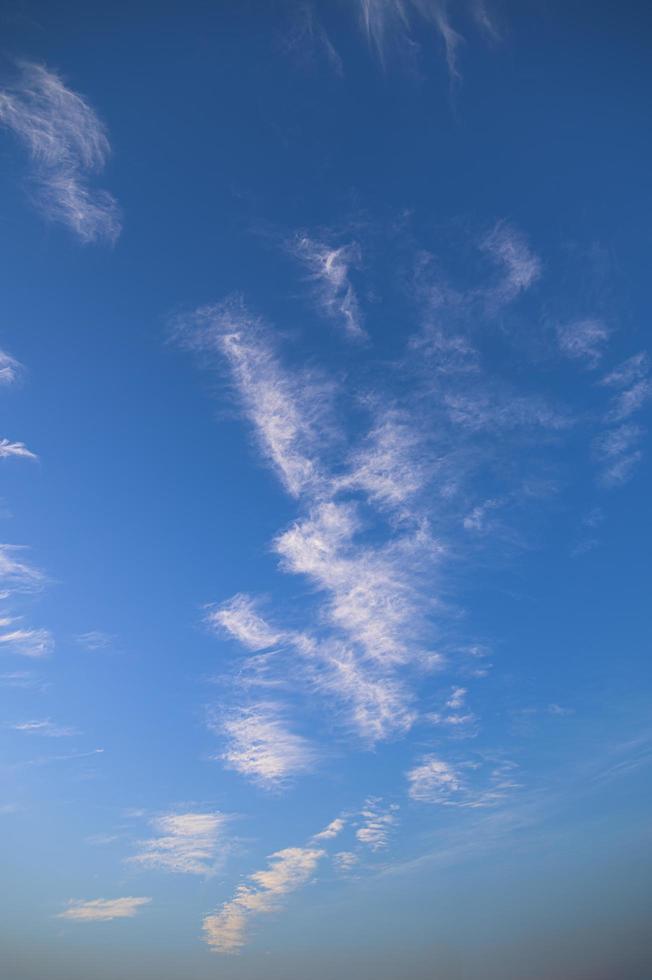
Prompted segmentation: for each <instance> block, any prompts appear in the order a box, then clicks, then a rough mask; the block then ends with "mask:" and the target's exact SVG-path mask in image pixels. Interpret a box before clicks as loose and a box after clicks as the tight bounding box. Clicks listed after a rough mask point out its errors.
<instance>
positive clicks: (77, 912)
mask: <svg viewBox="0 0 652 980" xmlns="http://www.w3.org/2000/svg"><path fill="white" fill-rule="evenodd" d="M150 902H151V898H133V897H131V896H129V897H126V898H93V899H90V900H87V901H84V900H79V899H71V900H70V901H69V902H68V907H67V908H66V909H65V910H64V911H63V912H59V918H60V919H69V920H71V921H73V922H111V921H112V920H113V919H133V917H134V916H135V915H137V913H138V912H139V911H140V910H141V909H142V908H143V906H145V905H148V904H149V903H150Z"/></svg>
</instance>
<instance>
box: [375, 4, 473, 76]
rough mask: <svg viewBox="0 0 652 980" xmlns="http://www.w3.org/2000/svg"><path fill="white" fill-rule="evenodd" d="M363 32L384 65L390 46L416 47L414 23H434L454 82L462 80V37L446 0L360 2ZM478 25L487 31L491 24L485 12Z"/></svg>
mask: <svg viewBox="0 0 652 980" xmlns="http://www.w3.org/2000/svg"><path fill="white" fill-rule="evenodd" d="M356 2H357V6H358V9H359V16H360V21H361V24H362V29H363V31H364V33H365V35H366V37H367V40H368V42H369V44H370V46H371V47H372V48H373V49H374V50H375V52H376V54H377V55H378V57H379V59H380V61H381V62H382V63H383V64H384V62H385V57H386V52H387V49H388V47H389V46H390V45H394V46H398V47H399V48H403V49H404V50H405V49H406V48H408V49H409V48H414V47H416V46H417V44H416V41H415V40H414V34H413V29H412V20H413V19H414V17H415V16H416V17H418V18H420V19H421V20H424V21H426V22H427V23H430V24H431V25H432V26H433V27H434V28H435V30H436V31H437V33H438V34H439V36H440V38H441V41H442V43H443V47H444V54H445V58H446V64H447V66H448V73H449V76H450V78H451V81H456V80H458V79H459V78H460V72H459V68H458V64H457V52H458V48H459V46H460V44H461V43H462V40H463V38H462V36H461V35H460V34H459V33H458V32H457V31H456V30H455V29H454V27H453V26H452V24H451V21H450V18H449V16H448V4H447V2H446V0H356ZM477 23H478V24H479V25H480V26H481V27H482V28H483V29H484V30H486V29H487V25H489V24H490V23H491V21H490V19H489V17H488V15H487V14H486V12H485V17H484V18H478V19H477Z"/></svg>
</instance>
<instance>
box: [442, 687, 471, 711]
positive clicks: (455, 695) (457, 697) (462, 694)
mask: <svg viewBox="0 0 652 980" xmlns="http://www.w3.org/2000/svg"><path fill="white" fill-rule="evenodd" d="M467 694H468V691H467V689H466V688H465V687H454V688H453V690H452V691H451V695H450V697H449V698H448V700H447V701H446V707H447V708H453V709H454V710H457V709H458V708H461V707H463V705H464V701H465V700H466V695H467Z"/></svg>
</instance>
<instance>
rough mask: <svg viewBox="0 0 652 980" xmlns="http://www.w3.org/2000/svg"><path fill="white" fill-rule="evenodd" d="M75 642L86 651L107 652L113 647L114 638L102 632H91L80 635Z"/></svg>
mask: <svg viewBox="0 0 652 980" xmlns="http://www.w3.org/2000/svg"><path fill="white" fill-rule="evenodd" d="M75 641H76V642H77V643H78V644H79V646H80V647H84V649H85V650H106V649H108V647H110V646H112V645H113V643H114V638H113V637H112V636H111V635H110V634H109V633H103V632H102V631H101V630H89V631H88V632H87V633H79V634H78V635H77V636H76V637H75Z"/></svg>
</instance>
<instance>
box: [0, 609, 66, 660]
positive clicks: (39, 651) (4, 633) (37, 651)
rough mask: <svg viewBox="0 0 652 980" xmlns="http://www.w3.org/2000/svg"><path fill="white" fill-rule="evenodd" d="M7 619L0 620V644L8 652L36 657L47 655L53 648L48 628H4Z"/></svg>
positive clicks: (52, 640)
mask: <svg viewBox="0 0 652 980" xmlns="http://www.w3.org/2000/svg"><path fill="white" fill-rule="evenodd" d="M7 623H8V620H6V619H4V620H0V645H2V647H4V648H5V649H6V650H8V651H9V652H10V653H15V654H18V655H19V656H21V657H31V658H34V659H38V658H40V657H47V656H49V654H51V653H52V651H53V650H54V638H53V636H52V634H51V633H50V631H49V630H46V629H42V628H36V629H32V628H19V629H6V628H4V624H7Z"/></svg>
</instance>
